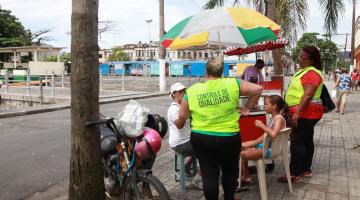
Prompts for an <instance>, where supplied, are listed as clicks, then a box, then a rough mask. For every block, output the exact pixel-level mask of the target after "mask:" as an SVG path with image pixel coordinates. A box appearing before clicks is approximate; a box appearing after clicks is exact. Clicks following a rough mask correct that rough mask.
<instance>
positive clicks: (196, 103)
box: [186, 78, 240, 136]
mask: <svg viewBox="0 0 360 200" xmlns="http://www.w3.org/2000/svg"><path fill="white" fill-rule="evenodd" d="M186 94H187V97H188V104H189V109H190V112H191V118H192V121H191V125H192V131H194V132H198V133H204V134H208V135H217V136H228V135H231V134H229V133H232V134H234V133H238V132H239V131H240V130H239V124H238V120H239V117H240V114H239V112H238V110H237V108H238V106H239V96H240V95H239V85H238V83H237V81H236V79H235V78H218V79H216V80H209V81H206V82H205V83H197V84H195V85H193V86H191V87H190V88H188V89H186Z"/></svg>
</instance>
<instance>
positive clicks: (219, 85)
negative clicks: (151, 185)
mask: <svg viewBox="0 0 360 200" xmlns="http://www.w3.org/2000/svg"><path fill="white" fill-rule="evenodd" d="M223 66H224V63H223V60H222V58H220V57H219V58H216V59H212V60H209V61H208V62H207V64H206V81H205V82H204V83H197V84H195V85H192V86H191V87H190V88H188V89H186V94H185V95H184V98H183V100H182V102H181V107H180V112H179V118H178V119H177V120H176V121H175V124H176V126H177V127H178V128H182V127H183V126H184V124H185V121H186V120H187V119H188V118H190V117H191V120H192V121H191V126H192V127H191V128H192V130H191V136H190V141H191V144H192V146H193V149H194V151H195V155H196V157H197V158H198V160H199V163H200V170H201V173H202V180H203V192H204V196H205V198H206V199H207V200H217V199H218V196H219V186H218V183H219V181H218V179H219V174H220V170H221V173H222V187H223V189H224V199H225V200H233V199H234V193H235V185H236V181H237V176H238V171H239V170H238V167H239V155H240V148H241V139H240V134H239V132H240V130H239V124H238V120H239V117H240V114H239V111H238V106H239V97H240V94H241V95H243V96H249V100H248V102H247V104H246V106H245V107H243V108H241V111H240V112H241V114H242V115H248V114H249V113H250V109H251V108H252V107H253V106H255V105H256V103H257V101H258V99H259V97H260V95H261V91H262V87H261V86H259V85H256V84H253V83H249V82H247V81H243V80H241V81H240V80H237V79H235V78H222V77H221V76H222V73H223Z"/></svg>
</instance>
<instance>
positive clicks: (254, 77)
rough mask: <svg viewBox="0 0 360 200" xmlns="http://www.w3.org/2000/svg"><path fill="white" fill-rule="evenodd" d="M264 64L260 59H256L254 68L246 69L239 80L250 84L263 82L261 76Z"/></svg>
mask: <svg viewBox="0 0 360 200" xmlns="http://www.w3.org/2000/svg"><path fill="white" fill-rule="evenodd" d="M264 66H265V64H264V61H263V60H262V59H257V60H256V63H255V65H254V66H249V67H246V68H245V70H244V73H243V74H242V75H241V79H243V80H245V81H249V82H251V83H258V82H260V81H264V78H263V76H262V74H261V70H262V68H264Z"/></svg>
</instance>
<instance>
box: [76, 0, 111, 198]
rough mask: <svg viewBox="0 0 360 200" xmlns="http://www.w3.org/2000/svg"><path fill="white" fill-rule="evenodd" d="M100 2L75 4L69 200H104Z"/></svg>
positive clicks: (77, 2)
mask: <svg viewBox="0 0 360 200" xmlns="http://www.w3.org/2000/svg"><path fill="white" fill-rule="evenodd" d="M98 6H99V1H98V0H72V16H71V65H72V67H71V157H70V185H69V199H71V200H73V199H94V200H95V199H96V200H99V199H100V200H102V199H104V198H105V196H104V180H103V172H102V166H101V153H100V136H99V128H98V127H90V128H88V127H86V126H85V122H87V121H94V120H97V119H98V118H99V72H98V62H99V61H98V57H99V56H98V49H99V47H98Z"/></svg>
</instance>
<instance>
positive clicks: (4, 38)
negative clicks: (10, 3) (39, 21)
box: [0, 8, 31, 47]
mask: <svg viewBox="0 0 360 200" xmlns="http://www.w3.org/2000/svg"><path fill="white" fill-rule="evenodd" d="M30 44H31V32H30V30H26V29H25V28H24V26H23V25H22V24H21V22H19V20H18V19H17V18H16V17H15V16H14V15H11V11H10V10H4V9H1V8H0V47H10V46H26V45H30Z"/></svg>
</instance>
